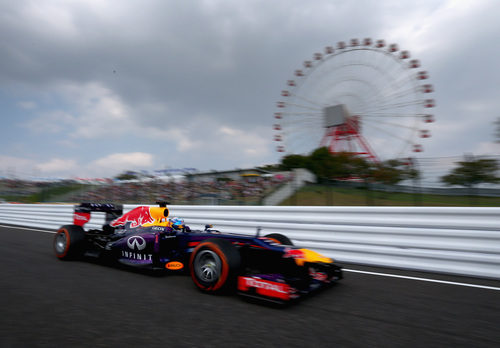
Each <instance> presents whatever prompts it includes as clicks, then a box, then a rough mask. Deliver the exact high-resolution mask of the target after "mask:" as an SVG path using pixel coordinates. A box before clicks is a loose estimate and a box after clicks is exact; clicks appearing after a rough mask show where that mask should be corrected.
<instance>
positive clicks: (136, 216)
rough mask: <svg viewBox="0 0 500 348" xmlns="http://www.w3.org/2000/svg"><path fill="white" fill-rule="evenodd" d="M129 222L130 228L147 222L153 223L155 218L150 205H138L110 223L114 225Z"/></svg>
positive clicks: (123, 224)
mask: <svg viewBox="0 0 500 348" xmlns="http://www.w3.org/2000/svg"><path fill="white" fill-rule="evenodd" d="M127 222H130V228H136V227H138V226H142V225H145V224H152V223H153V222H155V219H154V218H153V217H152V216H151V212H150V208H149V207H137V208H135V209H132V210H131V211H129V212H128V213H126V214H123V215H122V216H121V217H119V218H118V219H115V220H113V221H111V223H110V225H111V226H112V227H117V226H125V225H126V223H127Z"/></svg>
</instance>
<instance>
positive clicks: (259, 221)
mask: <svg viewBox="0 0 500 348" xmlns="http://www.w3.org/2000/svg"><path fill="white" fill-rule="evenodd" d="M133 207H135V205H126V206H124V210H125V211H128V210H130V209H132V208H133ZM169 208H170V215H171V216H178V217H182V218H184V219H185V222H186V224H187V225H189V226H191V228H195V229H202V228H203V227H204V225H205V224H207V223H210V224H213V225H214V228H217V229H219V230H221V231H222V232H232V233H243V234H254V233H256V230H257V227H260V228H262V231H261V234H262V235H265V234H268V233H275V232H277V233H283V234H285V235H287V236H288V237H290V239H292V241H293V242H294V243H295V244H296V245H298V246H301V247H307V248H311V249H314V250H317V251H319V252H321V253H323V254H325V255H327V256H330V257H332V258H334V259H335V260H337V261H339V262H348V263H359V264H367V265H377V266H389V267H396V268H405V269H416V270H423V271H435V272H444V273H452V274H461V275H472V276H480V277H491V278H497V279H500V208H442V207H273V206H271V207H270V206H258V207H256V206H169ZM72 212H73V207H72V206H71V205H45V204H33V205H30V204H0V223H4V224H13V225H21V226H31V227H38V228H48V229H54V230H55V229H57V228H58V227H59V226H61V225H63V224H70V223H72ZM93 214H94V215H93V218H92V220H91V222H90V223H88V224H87V225H86V227H89V228H98V227H100V226H101V225H102V224H103V222H104V215H103V214H100V213H93Z"/></svg>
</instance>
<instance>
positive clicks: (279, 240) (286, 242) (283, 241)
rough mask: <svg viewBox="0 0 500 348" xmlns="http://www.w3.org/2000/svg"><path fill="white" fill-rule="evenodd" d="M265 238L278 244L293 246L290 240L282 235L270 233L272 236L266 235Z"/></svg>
mask: <svg viewBox="0 0 500 348" xmlns="http://www.w3.org/2000/svg"><path fill="white" fill-rule="evenodd" d="M264 237H266V238H269V239H272V240H274V241H275V242H277V243H278V244H283V245H293V243H292V241H291V240H290V238H288V237H287V236H285V235H283V234H281V233H270V234H267V235H265V236H264Z"/></svg>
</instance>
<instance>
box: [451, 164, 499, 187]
mask: <svg viewBox="0 0 500 348" xmlns="http://www.w3.org/2000/svg"><path fill="white" fill-rule="evenodd" d="M497 171H498V162H497V161H496V160H494V159H478V160H473V159H469V160H465V161H462V162H458V167H456V168H454V169H453V170H451V172H450V173H449V174H448V175H445V176H442V177H441V182H443V183H444V184H446V185H449V186H454V185H457V186H465V187H469V188H472V187H474V186H476V185H479V184H482V183H498V182H500V178H499V177H498V176H497V173H496V172H497Z"/></svg>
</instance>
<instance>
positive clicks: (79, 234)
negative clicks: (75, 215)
mask: <svg viewBox="0 0 500 348" xmlns="http://www.w3.org/2000/svg"><path fill="white" fill-rule="evenodd" d="M84 243H85V231H84V229H83V228H82V227H81V226H77V225H64V226H62V227H61V228H60V229H59V230H58V231H57V232H56V235H55V236H54V242H53V247H54V253H55V254H56V256H57V257H58V258H59V259H60V260H71V259H78V258H80V257H81V256H82V255H83V252H84V248H83V247H84Z"/></svg>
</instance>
